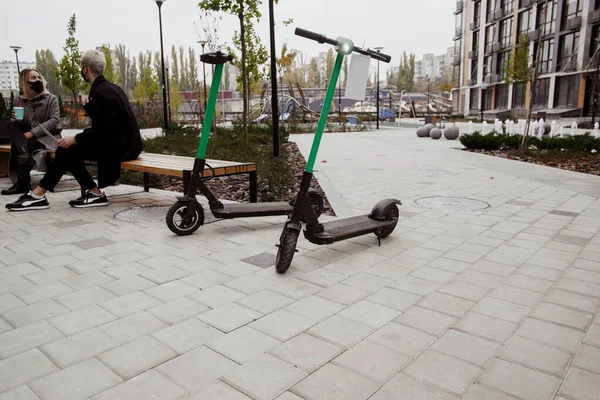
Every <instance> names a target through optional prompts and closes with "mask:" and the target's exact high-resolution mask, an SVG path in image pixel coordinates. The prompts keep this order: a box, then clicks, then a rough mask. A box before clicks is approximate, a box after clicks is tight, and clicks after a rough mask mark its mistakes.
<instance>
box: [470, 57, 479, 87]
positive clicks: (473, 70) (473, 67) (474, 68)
mask: <svg viewBox="0 0 600 400" xmlns="http://www.w3.org/2000/svg"><path fill="white" fill-rule="evenodd" d="M469 79H471V80H473V84H475V83H476V81H477V60H476V59H475V60H472V61H471V75H470V78H469Z"/></svg>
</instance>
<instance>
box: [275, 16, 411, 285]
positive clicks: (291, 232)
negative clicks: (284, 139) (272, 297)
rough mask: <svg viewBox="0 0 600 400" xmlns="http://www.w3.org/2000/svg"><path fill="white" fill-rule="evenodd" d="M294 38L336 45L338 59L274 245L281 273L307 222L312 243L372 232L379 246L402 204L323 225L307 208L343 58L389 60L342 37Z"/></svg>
mask: <svg viewBox="0 0 600 400" xmlns="http://www.w3.org/2000/svg"><path fill="white" fill-rule="evenodd" d="M296 35H298V36H302V37H305V38H307V39H311V40H314V41H317V42H319V43H327V44H331V45H333V46H335V48H336V51H337V58H336V60H335V65H334V67H333V71H332V73H331V79H330V80H329V87H328V88H327V95H326V97H325V102H324V103H323V109H322V111H321V117H320V119H319V125H318V126H317V132H316V134H315V138H314V140H313V144H312V148H311V151H310V156H309V159H308V163H307V164H306V169H305V171H304V174H303V175H302V181H301V183H300V191H299V192H298V194H297V196H296V203H295V204H294V210H293V211H292V214H291V217H290V218H289V219H288V220H287V221H286V223H285V225H284V227H283V231H282V232H281V236H280V238H279V244H278V245H277V247H279V250H278V251H277V258H276V264H275V268H276V269H277V271H278V272H281V273H283V272H285V271H287V270H288V268H289V267H290V265H291V263H292V259H293V258H294V253H295V252H296V251H297V250H296V244H297V242H298V237H299V235H300V231H301V230H302V223H306V226H305V229H304V237H305V238H306V239H308V240H309V241H310V242H311V243H314V244H318V245H323V244H331V243H335V242H338V241H341V240H345V239H350V238H353V237H357V236H362V235H367V234H369V233H374V234H375V235H376V236H377V238H378V240H379V244H380V245H381V239H383V238H385V237H388V236H389V235H390V234H391V233H392V232H393V231H394V229H395V228H396V224H397V223H398V217H399V212H398V206H397V205H396V204H401V203H400V200H396V199H385V200H381V201H380V202H379V203H377V205H375V207H374V208H373V210H372V211H371V213H370V214H368V215H359V216H356V217H351V218H344V219H339V220H335V221H331V222H325V223H320V222H319V220H318V218H319V216H318V215H316V214H315V212H314V211H313V209H312V207H311V205H310V200H309V194H308V190H309V188H310V181H311V179H312V175H313V174H312V172H313V167H314V164H315V159H316V157H317V152H318V151H319V145H320V143H321V138H322V136H323V131H324V128H325V123H326V122H327V115H328V114H329V109H330V106H331V101H332V100H333V95H334V91H335V88H336V85H337V81H338V78H339V75H340V70H341V68H342V62H343V61H344V57H345V56H346V55H349V54H351V53H352V52H356V53H359V54H363V55H366V56H369V57H371V58H374V59H376V60H378V61H383V62H385V63H389V62H390V61H391V57H390V56H388V55H385V54H382V53H380V52H378V51H374V50H370V49H361V48H359V47H355V46H354V43H353V42H352V41H351V40H349V39H346V38H342V37H340V38H338V39H337V40H333V39H329V38H327V37H326V36H325V35H321V34H318V33H314V32H310V31H307V30H304V29H301V28H296Z"/></svg>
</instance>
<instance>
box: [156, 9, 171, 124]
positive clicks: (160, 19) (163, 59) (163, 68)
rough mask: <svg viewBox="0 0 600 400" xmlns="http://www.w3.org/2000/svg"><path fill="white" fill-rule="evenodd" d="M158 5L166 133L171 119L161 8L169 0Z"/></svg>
mask: <svg viewBox="0 0 600 400" xmlns="http://www.w3.org/2000/svg"><path fill="white" fill-rule="evenodd" d="M155 1H156V5H157V6H158V24H159V29H160V59H161V65H162V67H161V69H162V92H163V113H164V119H165V133H168V132H169V121H168V119H167V118H168V117H167V86H166V83H167V82H166V79H165V54H164V50H163V32H162V12H161V8H162V5H163V3H164V2H165V1H167V0H155Z"/></svg>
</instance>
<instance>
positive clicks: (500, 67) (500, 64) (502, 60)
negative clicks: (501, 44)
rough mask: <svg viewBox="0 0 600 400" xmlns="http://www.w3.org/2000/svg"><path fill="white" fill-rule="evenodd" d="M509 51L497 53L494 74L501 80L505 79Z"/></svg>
mask: <svg viewBox="0 0 600 400" xmlns="http://www.w3.org/2000/svg"><path fill="white" fill-rule="evenodd" d="M510 53H511V52H510V51H505V52H503V53H498V56H497V62H496V74H498V75H500V77H501V78H502V79H504V78H506V67H507V66H508V59H509V58H510Z"/></svg>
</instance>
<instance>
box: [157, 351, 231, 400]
mask: <svg viewBox="0 0 600 400" xmlns="http://www.w3.org/2000/svg"><path fill="white" fill-rule="evenodd" d="M237 365H238V364H236V363H234V362H233V361H231V360H229V359H228V358H225V357H223V356H222V355H220V354H219V353H217V352H215V351H213V350H211V349H208V348H207V347H204V346H202V347H199V348H197V349H195V350H192V351H190V352H187V353H185V354H183V355H180V356H179V357H177V358H174V359H172V360H170V361H167V362H166V363H164V364H162V365H159V366H158V367H156V370H158V371H159V372H160V373H162V374H163V375H165V376H167V377H168V378H169V379H171V380H172V381H173V382H175V383H177V384H178V385H179V386H181V387H183V388H184V389H186V390H187V391H188V392H191V393H194V392H197V391H199V390H200V389H202V388H203V387H204V386H205V385H207V384H208V383H210V382H212V381H213V380H215V379H217V378H219V377H221V376H222V375H223V374H224V373H226V372H227V371H229V370H231V369H233V368H235V367H236V366H237Z"/></svg>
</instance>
